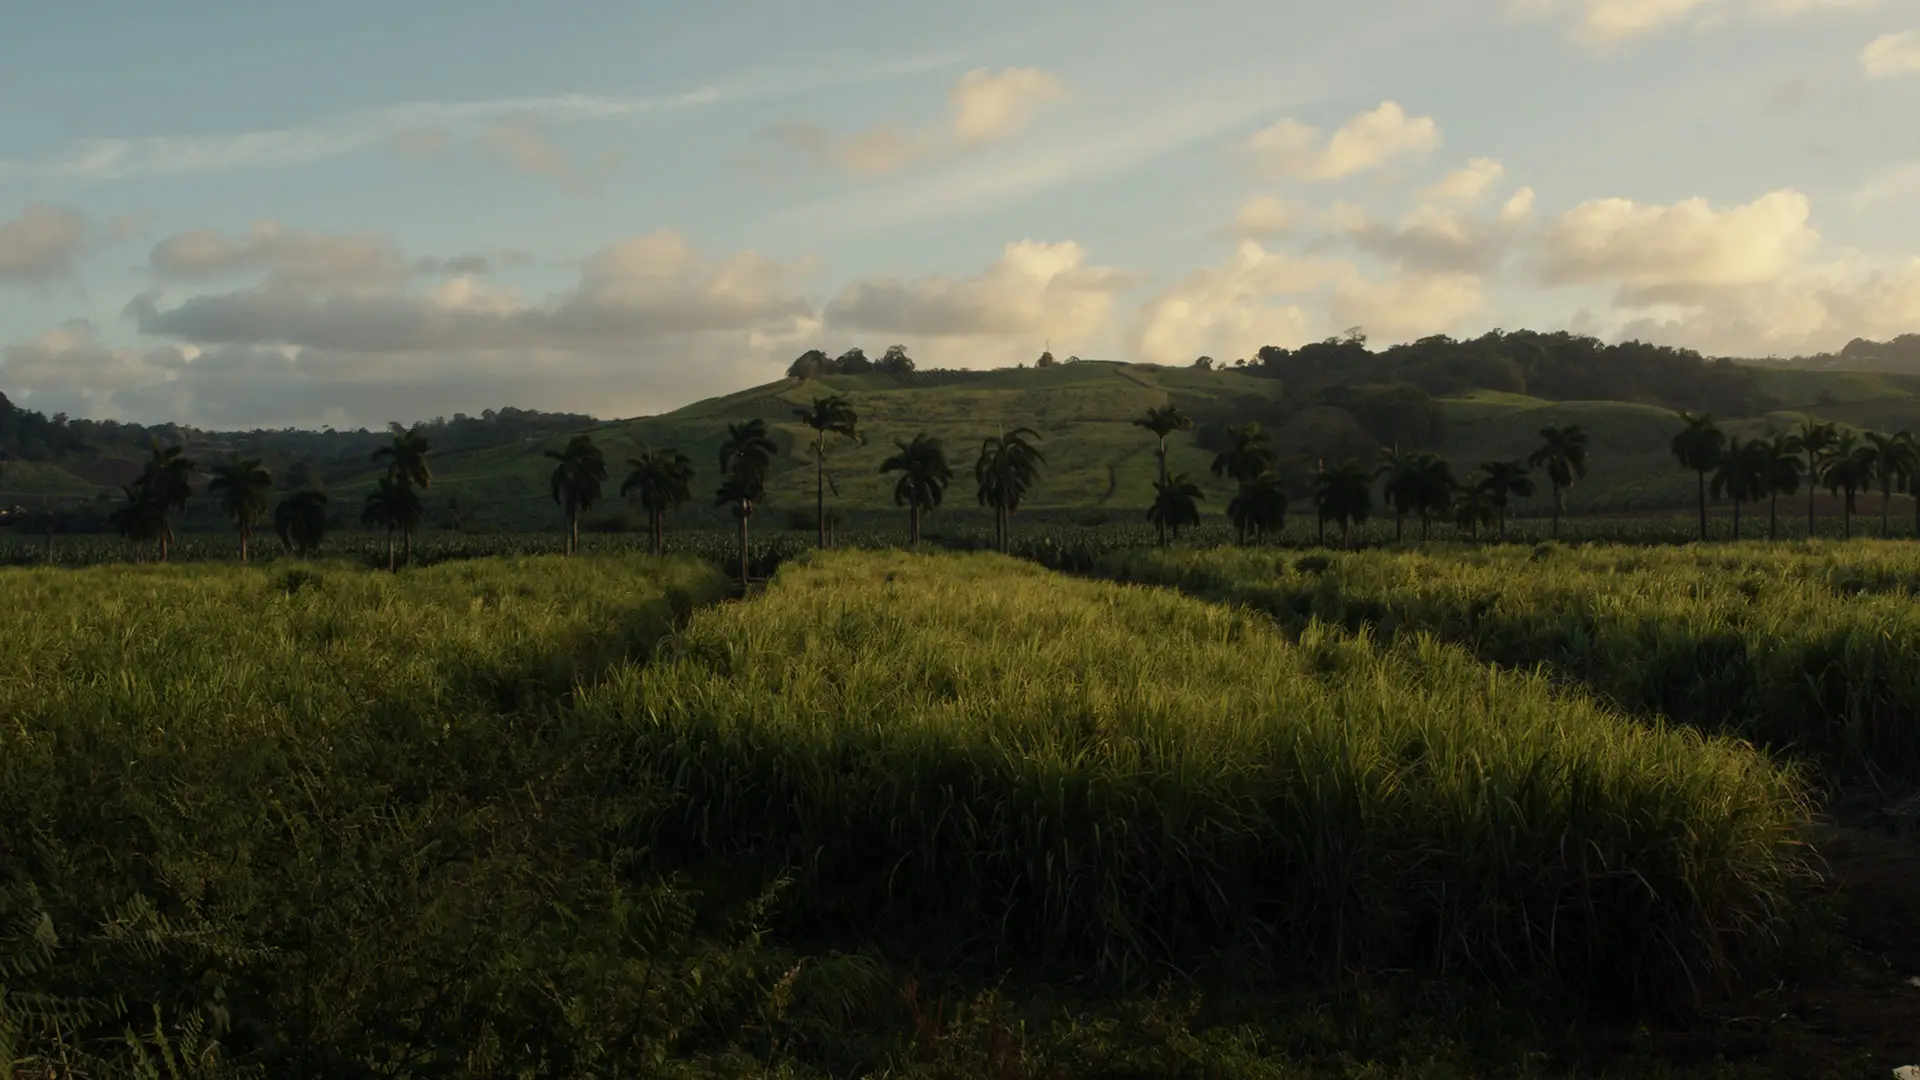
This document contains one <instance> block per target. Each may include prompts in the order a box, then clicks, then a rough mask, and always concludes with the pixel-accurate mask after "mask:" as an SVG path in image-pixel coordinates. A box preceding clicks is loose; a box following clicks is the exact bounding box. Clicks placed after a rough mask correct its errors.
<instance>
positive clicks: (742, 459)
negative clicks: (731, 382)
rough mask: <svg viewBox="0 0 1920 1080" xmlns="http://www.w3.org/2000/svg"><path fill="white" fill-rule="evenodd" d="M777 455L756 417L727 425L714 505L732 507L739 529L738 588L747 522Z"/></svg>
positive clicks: (744, 568) (743, 575)
mask: <svg viewBox="0 0 1920 1080" xmlns="http://www.w3.org/2000/svg"><path fill="white" fill-rule="evenodd" d="M777 452H779V447H777V446H775V445H774V443H773V439H772V438H770V437H769V436H768V435H767V422H766V421H765V420H762V419H760V418H759V417H755V418H753V419H752V420H747V421H744V422H742V423H738V424H728V425H727V437H726V439H725V441H723V442H722V443H721V444H720V471H721V472H723V473H725V474H726V479H725V480H723V481H721V483H720V489H719V490H718V491H716V492H715V493H714V502H716V503H718V504H721V505H726V506H731V507H732V508H733V517H734V520H735V521H736V522H738V523H739V527H740V587H741V588H745V587H746V585H747V581H748V570H749V567H748V565H747V520H748V519H749V518H751V517H753V510H754V507H756V506H757V505H759V503H760V500H762V499H764V498H766V493H767V470H768V469H771V468H772V467H773V455H774V454H775V453H777Z"/></svg>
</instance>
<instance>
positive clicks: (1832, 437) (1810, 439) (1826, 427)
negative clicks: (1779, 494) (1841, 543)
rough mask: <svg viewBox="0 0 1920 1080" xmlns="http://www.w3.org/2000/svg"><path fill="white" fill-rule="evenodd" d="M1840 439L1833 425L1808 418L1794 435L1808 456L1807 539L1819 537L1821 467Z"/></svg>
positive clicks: (1796, 441)
mask: <svg viewBox="0 0 1920 1080" xmlns="http://www.w3.org/2000/svg"><path fill="white" fill-rule="evenodd" d="M1838 438H1839V430H1838V429H1837V428H1835V427H1834V426H1833V425H1832V424H1824V423H1821V422H1820V421H1818V420H1815V419H1813V418H1812V417H1808V418H1807V419H1805V420H1802V421H1800V430H1799V431H1798V432H1796V433H1795V434H1794V441H1795V443H1796V444H1797V445H1798V446H1799V448H1800V451H1801V452H1802V453H1804V454H1806V455H1807V474H1806V475H1807V538H1808V539H1809V540H1811V539H1812V538H1813V537H1814V536H1815V535H1817V532H1816V528H1815V522H1814V495H1815V493H1816V492H1818V491H1819V487H1820V485H1819V483H1818V482H1817V481H1818V480H1819V477H1820V466H1821V463H1822V462H1823V461H1824V460H1825V458H1826V453H1827V451H1828V450H1830V449H1832V448H1833V444H1834V442H1835V441H1836V440H1837V439H1838Z"/></svg>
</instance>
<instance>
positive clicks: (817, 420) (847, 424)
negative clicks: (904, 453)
mask: <svg viewBox="0 0 1920 1080" xmlns="http://www.w3.org/2000/svg"><path fill="white" fill-rule="evenodd" d="M793 415H794V416H795V417H796V418H798V419H799V421H800V422H801V423H803V424H805V425H807V426H808V427H810V428H812V429H813V500H814V507H813V509H814V521H815V524H816V525H818V527H819V530H820V541H819V542H820V546H821V547H826V546H827V436H829V435H838V436H840V437H841V438H844V439H850V440H853V441H854V442H865V441H866V440H865V438H864V437H863V436H862V435H861V434H860V415H859V414H858V413H856V412H854V411H853V404H852V403H851V402H849V401H848V400H847V398H846V395H844V394H833V395H830V396H828V397H817V398H814V399H813V404H812V405H810V406H808V407H806V408H804V409H795V410H793Z"/></svg>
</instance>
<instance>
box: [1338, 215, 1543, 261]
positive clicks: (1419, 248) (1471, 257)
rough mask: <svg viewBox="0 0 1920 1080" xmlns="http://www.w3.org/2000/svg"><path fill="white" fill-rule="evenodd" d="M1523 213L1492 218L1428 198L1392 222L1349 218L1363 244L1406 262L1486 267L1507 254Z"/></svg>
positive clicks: (1349, 233)
mask: <svg viewBox="0 0 1920 1080" xmlns="http://www.w3.org/2000/svg"><path fill="white" fill-rule="evenodd" d="M1523 219H1524V215H1522V216H1520V217H1508V216H1505V215H1502V216H1500V217H1494V218H1487V217H1481V216H1479V215H1475V214H1472V213H1469V212H1467V211H1464V210H1460V209H1457V208H1451V207H1440V206H1435V205H1432V204H1427V205H1422V206H1418V207H1415V208H1414V209H1413V210H1412V211H1411V212H1409V213H1408V214H1406V215H1405V216H1403V217H1402V218H1401V219H1400V220H1399V221H1397V222H1393V223H1388V222H1379V221H1371V220H1366V221H1359V222H1354V223H1350V224H1349V225H1348V228H1347V236H1348V238H1349V239H1351V240H1352V241H1353V242H1354V244H1356V245H1357V246H1359V247H1360V248H1362V249H1363V250H1366V251H1369V252H1371V253H1373V254H1375V255H1378V256H1379V257H1381V258H1383V259H1386V260H1388V261H1389V262H1393V263H1396V264H1399V265H1401V266H1404V267H1408V268H1412V269H1416V270H1424V271H1439V272H1451V271H1473V272H1475V273H1485V272H1488V271H1491V270H1494V269H1495V268H1497V267H1498V266H1499V264H1500V263H1501V261H1502V260H1503V259H1504V258H1505V257H1506V254H1507V252H1508V250H1509V248H1510V246H1511V244H1512V243H1513V241H1514V240H1515V239H1516V236H1517V229H1516V226H1517V225H1518V224H1519V223H1520V221H1521V220H1523Z"/></svg>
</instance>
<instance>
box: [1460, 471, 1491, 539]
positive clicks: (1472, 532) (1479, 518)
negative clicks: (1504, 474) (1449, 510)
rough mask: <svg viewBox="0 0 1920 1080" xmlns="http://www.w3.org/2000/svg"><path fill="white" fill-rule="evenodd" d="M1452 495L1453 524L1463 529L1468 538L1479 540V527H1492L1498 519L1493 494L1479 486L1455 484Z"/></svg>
mask: <svg viewBox="0 0 1920 1080" xmlns="http://www.w3.org/2000/svg"><path fill="white" fill-rule="evenodd" d="M1453 495H1454V499H1453V512H1454V524H1456V525H1458V526H1459V527H1460V528H1462V529H1465V530H1466V531H1467V535H1468V536H1469V537H1470V538H1472V539H1474V540H1478V539H1480V527H1481V526H1483V525H1492V524H1493V523H1494V521H1495V520H1497V519H1498V517H1499V511H1500V508H1499V507H1497V506H1495V505H1493V493H1492V492H1490V491H1488V490H1487V489H1486V488H1485V487H1483V486H1482V485H1480V484H1457V485H1455V486H1454V491H1453Z"/></svg>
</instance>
